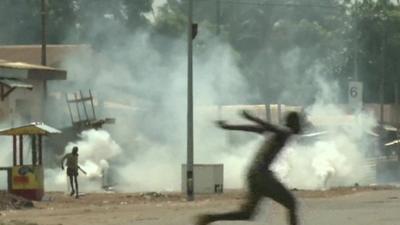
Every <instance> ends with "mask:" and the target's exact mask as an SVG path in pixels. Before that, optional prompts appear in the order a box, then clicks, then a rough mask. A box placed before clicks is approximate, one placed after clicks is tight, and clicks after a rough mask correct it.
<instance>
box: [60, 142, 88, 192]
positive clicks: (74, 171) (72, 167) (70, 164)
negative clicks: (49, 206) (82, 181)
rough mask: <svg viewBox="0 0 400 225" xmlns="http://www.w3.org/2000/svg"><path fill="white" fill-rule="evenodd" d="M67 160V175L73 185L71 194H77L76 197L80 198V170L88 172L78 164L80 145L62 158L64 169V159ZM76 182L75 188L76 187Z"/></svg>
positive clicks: (62, 167)
mask: <svg viewBox="0 0 400 225" xmlns="http://www.w3.org/2000/svg"><path fill="white" fill-rule="evenodd" d="M65 160H66V161H67V176H68V177H69V182H70V185H71V194H70V195H71V196H73V195H74V194H75V198H79V185H78V170H81V171H82V172H83V173H84V174H86V172H85V171H84V170H83V169H82V168H80V166H79V164H78V147H77V146H74V147H73V148H72V152H71V153H68V154H65V155H64V157H63V158H62V159H61V169H62V170H64V161H65ZM74 183H75V189H74Z"/></svg>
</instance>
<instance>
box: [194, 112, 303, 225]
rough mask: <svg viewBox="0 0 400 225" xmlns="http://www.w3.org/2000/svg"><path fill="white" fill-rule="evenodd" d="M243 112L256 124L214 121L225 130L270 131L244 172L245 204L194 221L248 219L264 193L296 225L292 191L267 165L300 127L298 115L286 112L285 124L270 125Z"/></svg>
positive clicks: (197, 222)
mask: <svg viewBox="0 0 400 225" xmlns="http://www.w3.org/2000/svg"><path fill="white" fill-rule="evenodd" d="M242 116H243V117H244V118H246V119H248V120H250V121H252V122H255V124H252V125H229V124H227V123H226V122H225V121H217V125H218V126H219V127H221V128H223V129H226V130H240V131H248V132H255V133H258V134H264V133H265V132H272V133H273V135H272V137H271V138H270V139H266V141H265V142H264V143H263V144H262V146H261V147H260V149H259V150H258V152H257V153H256V155H255V158H254V160H253V162H252V164H251V165H250V168H249V171H248V173H247V186H248V194H247V198H246V201H245V203H244V204H242V206H241V207H240V209H239V210H238V211H234V212H228V213H221V214H203V215H200V216H199V217H198V218H197V221H196V225H206V224H209V223H212V222H214V221H220V220H249V219H250V218H251V217H252V215H253V213H254V212H255V209H256V207H257V205H258V203H259V202H260V200H261V199H262V198H264V197H268V198H271V199H272V200H274V201H276V202H278V203H279V204H281V205H282V206H284V207H285V208H286V209H287V210H288V219H289V223H290V225H298V218H297V204H296V199H295V197H294V196H293V195H292V193H291V192H290V191H289V190H288V189H287V188H286V187H285V186H284V185H283V184H281V183H280V182H279V181H278V179H277V178H276V177H275V176H274V174H273V173H272V171H271V170H270V165H271V164H272V162H273V161H274V159H275V158H276V156H277V155H278V153H279V152H280V151H281V150H282V148H283V147H284V146H285V144H286V142H287V141H288V139H289V137H290V136H291V135H292V134H298V133H299V132H300V130H301V125H300V116H299V114H298V113H297V112H290V113H288V114H287V116H286V124H285V125H286V126H276V125H272V124H270V123H268V122H266V121H264V120H262V119H260V118H258V117H255V116H253V115H251V114H250V113H248V112H247V111H243V113H242Z"/></svg>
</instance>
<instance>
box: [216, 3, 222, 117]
mask: <svg viewBox="0 0 400 225" xmlns="http://www.w3.org/2000/svg"><path fill="white" fill-rule="evenodd" d="M215 1H216V2H215V9H216V11H215V12H216V14H215V22H216V25H217V27H216V28H217V29H216V31H215V32H216V35H217V37H219V35H220V33H221V0H215ZM216 76H217V92H218V96H219V98H221V74H216ZM217 104H218V109H217V110H218V112H217V115H218V120H221V119H222V118H221V109H222V102H221V100H220V99H218V103H217Z"/></svg>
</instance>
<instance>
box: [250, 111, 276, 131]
mask: <svg viewBox="0 0 400 225" xmlns="http://www.w3.org/2000/svg"><path fill="white" fill-rule="evenodd" d="M242 116H243V117H244V118H245V119H248V120H250V121H253V122H256V123H257V124H259V125H260V126H262V127H263V129H264V131H270V132H274V133H280V132H282V129H280V128H279V127H278V126H275V125H273V124H271V123H268V122H267V121H264V120H262V119H260V118H258V117H256V116H253V115H251V114H250V113H249V112H248V111H246V110H243V111H242Z"/></svg>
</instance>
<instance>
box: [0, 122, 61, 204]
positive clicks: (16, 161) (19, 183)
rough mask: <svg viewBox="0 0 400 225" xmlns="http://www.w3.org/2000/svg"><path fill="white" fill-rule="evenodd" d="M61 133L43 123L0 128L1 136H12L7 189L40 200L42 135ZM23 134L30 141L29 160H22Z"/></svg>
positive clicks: (42, 183) (3, 168)
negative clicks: (11, 162)
mask: <svg viewBox="0 0 400 225" xmlns="http://www.w3.org/2000/svg"><path fill="white" fill-rule="evenodd" d="M57 133H61V132H60V131H59V130H57V129H55V128H52V127H50V126H47V125H45V124H44V123H38V122H35V123H31V124H28V125H25V126H21V127H15V128H10V129H5V130H0V135H2V136H12V142H13V157H12V158H13V164H12V165H13V166H12V167H1V168H0V169H2V170H7V175H8V191H9V192H10V193H12V194H15V195H18V196H22V197H24V198H26V199H30V200H35V201H40V200H42V197H43V195H44V168H43V144H42V141H43V138H42V137H43V135H49V134H57ZM24 136H29V137H30V141H31V152H29V153H30V156H31V157H30V158H31V159H32V160H31V161H30V162H24V146H23V144H24V141H23V140H24V139H23V137H24Z"/></svg>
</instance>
